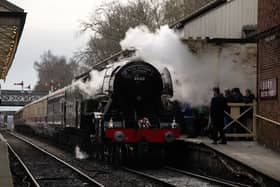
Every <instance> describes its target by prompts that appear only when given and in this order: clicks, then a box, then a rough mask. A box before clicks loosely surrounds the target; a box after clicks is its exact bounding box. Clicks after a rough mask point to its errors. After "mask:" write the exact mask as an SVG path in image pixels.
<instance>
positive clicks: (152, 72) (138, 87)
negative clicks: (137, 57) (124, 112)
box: [114, 61, 163, 100]
mask: <svg viewBox="0 0 280 187" xmlns="http://www.w3.org/2000/svg"><path fill="white" fill-rule="evenodd" d="M162 90H163V82H162V77H161V74H160V73H159V72H158V70H157V69H156V68H155V67H153V66H152V65H150V64H148V63H146V62H143V61H134V62H131V63H128V64H126V65H124V66H123V67H122V68H121V69H120V70H119V71H118V72H117V73H116V75H115V79H114V93H115V94H116V95H119V96H122V97H124V96H125V97H127V99H128V98H136V99H137V100H141V99H143V98H147V97H158V96H160V95H161V94H162Z"/></svg>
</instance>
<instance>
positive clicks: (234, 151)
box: [178, 136, 280, 184]
mask: <svg viewBox="0 0 280 187" xmlns="http://www.w3.org/2000/svg"><path fill="white" fill-rule="evenodd" d="M178 140H179V141H184V142H188V143H191V144H200V145H204V146H206V147H208V148H209V149H210V150H214V151H216V152H218V153H220V154H222V155H225V156H227V157H229V158H231V159H233V160H235V161H237V162H239V163H241V164H243V165H244V166H246V167H248V168H250V169H253V170H255V171H257V172H259V173H261V174H263V175H265V176H267V177H269V178H272V179H274V180H275V181H278V182H279V184H280V167H279V166H280V153H277V152H274V151H272V150H271V149H268V148H266V147H264V146H262V145H260V144H258V143H257V142H256V141H236V140H234V141H228V143H227V144H226V145H223V144H217V145H215V144H211V142H212V141H211V140H210V139H208V138H207V137H198V138H187V137H185V136H181V137H180V138H179V139H178Z"/></svg>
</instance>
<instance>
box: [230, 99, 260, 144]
mask: <svg viewBox="0 0 280 187" xmlns="http://www.w3.org/2000/svg"><path fill="white" fill-rule="evenodd" d="M228 106H229V107H230V111H229V113H228V112H226V111H225V115H226V116H227V117H228V119H229V120H228V121H229V123H228V124H227V125H226V126H225V127H224V130H225V132H226V136H227V137H244V138H254V139H256V116H255V114H256V102H253V103H248V104H246V103H228ZM236 129H238V130H236Z"/></svg>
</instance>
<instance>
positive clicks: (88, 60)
mask: <svg viewBox="0 0 280 187" xmlns="http://www.w3.org/2000/svg"><path fill="white" fill-rule="evenodd" d="M159 7H160V6H157V4H156V3H155V2H153V1H152V0H136V1H132V0H131V1H128V2H127V3H126V4H122V3H120V2H119V1H114V2H112V3H109V4H103V5H102V6H100V7H99V8H98V9H97V10H96V11H95V12H94V14H93V16H92V17H91V20H90V22H83V23H82V30H83V31H86V30H91V31H92V33H93V36H92V37H91V39H90V40H89V41H88V43H87V47H86V48H85V49H84V50H83V51H81V52H80V53H78V54H77V55H76V58H77V57H78V59H79V60H82V61H83V62H84V63H85V64H87V65H88V66H91V65H93V64H95V63H96V62H98V61H99V60H101V59H104V58H106V57H108V56H110V55H112V54H113V53H115V52H118V51H119V50H120V49H121V47H120V44H119V42H120V41H121V40H122V39H123V38H124V37H125V33H126V31H127V30H128V29H129V28H133V27H136V26H138V25H146V26H147V27H148V28H150V29H151V30H155V29H156V28H159V26H160V24H161V17H162V16H160V14H161V11H160V10H159Z"/></svg>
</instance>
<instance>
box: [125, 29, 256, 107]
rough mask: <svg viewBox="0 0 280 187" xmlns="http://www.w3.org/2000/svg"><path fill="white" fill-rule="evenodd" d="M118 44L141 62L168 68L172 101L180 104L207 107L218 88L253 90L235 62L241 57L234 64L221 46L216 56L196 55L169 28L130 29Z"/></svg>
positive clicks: (208, 54) (250, 80)
mask: <svg viewBox="0 0 280 187" xmlns="http://www.w3.org/2000/svg"><path fill="white" fill-rule="evenodd" d="M120 44H121V46H122V49H127V48H131V47H134V48H136V49H137V52H138V53H139V54H138V55H139V56H140V57H141V58H142V59H143V60H145V61H147V62H149V63H151V64H153V65H155V66H156V67H157V68H164V67H167V68H168V69H169V71H170V72H171V75H172V79H173V87H174V99H177V100H179V101H181V102H188V103H191V104H192V105H203V104H207V103H208V102H209V99H210V97H211V95H212V92H211V90H212V87H213V86H217V85H219V86H220V87H221V88H222V89H224V88H233V87H239V88H241V89H245V88H247V87H248V88H251V87H253V85H252V80H253V78H252V77H250V76H248V74H247V72H245V71H244V70H243V67H242V66H241V65H240V63H239V61H238V60H240V56H239V59H238V60H237V61H238V63H233V62H235V61H234V60H236V59H231V58H232V56H234V55H232V54H231V58H229V56H230V55H229V54H228V53H231V52H232V50H228V48H225V49H224V48H223V47H221V48H220V51H218V53H217V51H216V53H214V52H211V50H208V51H206V52H204V53H202V54H200V55H196V56H195V55H193V53H191V52H190V50H189V48H188V47H187V46H186V45H185V44H183V42H182V41H181V40H180V39H179V37H178V36H177V34H176V33H175V32H174V31H173V30H171V29H169V27H168V26H163V27H161V28H160V29H159V30H157V31H156V32H155V33H153V32H151V31H150V30H149V29H148V28H147V27H146V26H138V27H136V28H133V29H129V30H128V31H127V33H126V36H125V38H124V40H122V41H121V42H120ZM217 54H219V55H217ZM244 58H246V56H245V57H244Z"/></svg>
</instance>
